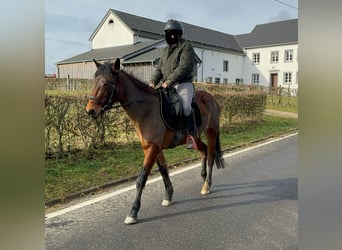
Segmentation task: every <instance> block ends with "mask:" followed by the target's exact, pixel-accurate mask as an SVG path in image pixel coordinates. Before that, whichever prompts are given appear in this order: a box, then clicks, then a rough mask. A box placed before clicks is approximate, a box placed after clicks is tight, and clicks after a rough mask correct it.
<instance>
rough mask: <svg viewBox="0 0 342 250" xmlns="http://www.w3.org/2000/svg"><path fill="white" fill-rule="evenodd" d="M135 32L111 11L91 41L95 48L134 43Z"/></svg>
mask: <svg viewBox="0 0 342 250" xmlns="http://www.w3.org/2000/svg"><path fill="white" fill-rule="evenodd" d="M133 43H134V37H133V32H132V31H131V30H130V29H129V28H128V27H127V26H126V24H124V23H123V22H122V21H121V20H120V19H119V18H117V17H116V16H115V15H113V14H112V13H110V14H109V15H108V16H107V18H106V19H105V20H104V23H103V25H102V26H101V27H100V29H99V30H98V32H97V34H96V35H95V37H94V38H93V40H92V41H91V45H92V48H93V49H98V48H106V47H113V46H120V45H127V44H133Z"/></svg>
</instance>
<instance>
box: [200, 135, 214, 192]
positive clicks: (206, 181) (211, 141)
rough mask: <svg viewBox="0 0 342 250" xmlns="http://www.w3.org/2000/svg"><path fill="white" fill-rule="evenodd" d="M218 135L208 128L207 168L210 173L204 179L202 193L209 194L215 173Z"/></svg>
mask: <svg viewBox="0 0 342 250" xmlns="http://www.w3.org/2000/svg"><path fill="white" fill-rule="evenodd" d="M216 136H217V133H216V132H215V131H214V130H213V129H208V130H207V143H208V146H207V164H208V166H207V169H208V173H207V175H206V178H205V179H204V183H203V186H202V190H201V194H203V195H205V194H209V193H210V187H211V184H212V173H213V166H214V156H215V146H216Z"/></svg>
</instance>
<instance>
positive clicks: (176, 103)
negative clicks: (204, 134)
mask: <svg viewBox="0 0 342 250" xmlns="http://www.w3.org/2000/svg"><path fill="white" fill-rule="evenodd" d="M158 92H159V95H160V116H161V118H162V120H163V122H164V124H165V126H166V127H167V128H168V129H170V130H176V131H178V130H183V129H186V127H185V124H184V123H183V110H182V103H181V102H182V100H181V98H180V96H179V95H178V94H177V91H176V89H175V88H168V89H166V90H164V89H159V91H158ZM191 106H192V109H193V112H194V115H195V120H196V126H197V127H199V126H200V125H201V123H202V119H201V112H200V110H199V107H198V105H197V103H196V101H195V100H194V99H193V100H192V103H191Z"/></svg>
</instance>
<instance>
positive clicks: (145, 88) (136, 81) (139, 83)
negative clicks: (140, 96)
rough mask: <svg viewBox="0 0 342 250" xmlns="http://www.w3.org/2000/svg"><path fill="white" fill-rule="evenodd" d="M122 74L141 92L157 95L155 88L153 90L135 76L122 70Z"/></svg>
mask: <svg viewBox="0 0 342 250" xmlns="http://www.w3.org/2000/svg"><path fill="white" fill-rule="evenodd" d="M120 72H121V73H122V74H123V75H125V76H126V77H127V78H128V79H129V80H131V81H132V82H133V83H134V84H135V85H136V86H137V87H138V88H139V89H140V90H142V91H145V92H147V93H151V94H155V93H156V90H155V89H154V88H151V87H150V86H148V85H147V84H146V83H144V82H143V81H141V80H139V79H137V78H136V77H134V76H133V75H131V74H129V73H127V72H126V71H124V70H120Z"/></svg>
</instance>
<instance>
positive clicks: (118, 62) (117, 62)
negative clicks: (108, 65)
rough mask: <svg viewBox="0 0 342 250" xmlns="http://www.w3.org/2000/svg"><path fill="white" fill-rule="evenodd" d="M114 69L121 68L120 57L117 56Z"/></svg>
mask: <svg viewBox="0 0 342 250" xmlns="http://www.w3.org/2000/svg"><path fill="white" fill-rule="evenodd" d="M114 69H115V70H119V69H120V59H119V58H117V59H116V61H115V63H114Z"/></svg>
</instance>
